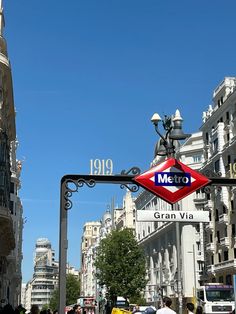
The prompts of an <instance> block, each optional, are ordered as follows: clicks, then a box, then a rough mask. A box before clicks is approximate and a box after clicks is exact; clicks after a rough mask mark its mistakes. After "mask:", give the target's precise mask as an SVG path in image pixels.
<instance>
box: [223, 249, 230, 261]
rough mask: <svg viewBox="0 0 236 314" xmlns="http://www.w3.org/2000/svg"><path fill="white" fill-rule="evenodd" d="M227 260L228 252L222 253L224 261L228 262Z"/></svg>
mask: <svg viewBox="0 0 236 314" xmlns="http://www.w3.org/2000/svg"><path fill="white" fill-rule="evenodd" d="M228 259H229V252H228V251H224V261H228Z"/></svg>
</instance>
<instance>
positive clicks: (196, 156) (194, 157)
mask: <svg viewBox="0 0 236 314" xmlns="http://www.w3.org/2000/svg"><path fill="white" fill-rule="evenodd" d="M201 160H202V155H194V156H193V162H196V163H197V162H201Z"/></svg>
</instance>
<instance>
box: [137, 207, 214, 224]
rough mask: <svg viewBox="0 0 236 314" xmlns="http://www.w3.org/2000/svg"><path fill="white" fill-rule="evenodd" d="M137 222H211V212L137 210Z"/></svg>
mask: <svg viewBox="0 0 236 314" xmlns="http://www.w3.org/2000/svg"><path fill="white" fill-rule="evenodd" d="M137 221H172V222H173V221H179V222H189V223H192V222H209V221H210V220H209V211H202V210H194V211H193V210H192V211H180V210H175V211H171V210H168V211H164V210H160V211H155V210H137Z"/></svg>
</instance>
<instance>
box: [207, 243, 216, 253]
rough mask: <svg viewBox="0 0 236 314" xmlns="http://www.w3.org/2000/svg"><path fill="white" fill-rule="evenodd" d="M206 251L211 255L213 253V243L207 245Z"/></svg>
mask: <svg viewBox="0 0 236 314" xmlns="http://www.w3.org/2000/svg"><path fill="white" fill-rule="evenodd" d="M206 250H207V251H208V252H212V253H213V252H215V245H214V243H207V245H206Z"/></svg>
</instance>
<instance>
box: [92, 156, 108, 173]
mask: <svg viewBox="0 0 236 314" xmlns="http://www.w3.org/2000/svg"><path fill="white" fill-rule="evenodd" d="M90 174H91V175H92V174H93V175H94V174H96V175H112V174H113V162H112V160H111V159H90Z"/></svg>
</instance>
